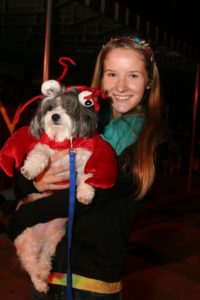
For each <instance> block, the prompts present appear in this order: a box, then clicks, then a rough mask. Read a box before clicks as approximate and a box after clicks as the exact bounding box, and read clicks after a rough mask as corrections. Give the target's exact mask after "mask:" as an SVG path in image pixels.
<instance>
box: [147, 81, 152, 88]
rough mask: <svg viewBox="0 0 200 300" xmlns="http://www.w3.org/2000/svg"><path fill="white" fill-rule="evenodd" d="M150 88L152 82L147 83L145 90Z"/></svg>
mask: <svg viewBox="0 0 200 300" xmlns="http://www.w3.org/2000/svg"><path fill="white" fill-rule="evenodd" d="M151 86H152V81H148V82H147V86H146V89H147V90H149V89H150V88H151Z"/></svg>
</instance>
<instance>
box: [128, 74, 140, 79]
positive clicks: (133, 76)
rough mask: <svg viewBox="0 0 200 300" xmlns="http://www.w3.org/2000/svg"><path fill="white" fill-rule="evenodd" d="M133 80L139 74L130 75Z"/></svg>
mask: <svg viewBox="0 0 200 300" xmlns="http://www.w3.org/2000/svg"><path fill="white" fill-rule="evenodd" d="M130 76H131V77H132V78H137V77H138V74H131V75H130Z"/></svg>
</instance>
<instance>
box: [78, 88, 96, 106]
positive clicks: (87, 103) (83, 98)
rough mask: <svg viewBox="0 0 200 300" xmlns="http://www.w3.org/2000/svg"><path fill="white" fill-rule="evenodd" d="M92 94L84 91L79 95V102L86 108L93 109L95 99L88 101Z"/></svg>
mask: <svg viewBox="0 0 200 300" xmlns="http://www.w3.org/2000/svg"><path fill="white" fill-rule="evenodd" d="M91 94H92V93H91V92H90V91H83V92H81V93H80V94H79V95H78V99H79V102H80V103H81V104H82V105H83V106H85V107H91V106H93V105H94V101H93V99H92V98H91V99H87V97H88V96H89V95H91Z"/></svg>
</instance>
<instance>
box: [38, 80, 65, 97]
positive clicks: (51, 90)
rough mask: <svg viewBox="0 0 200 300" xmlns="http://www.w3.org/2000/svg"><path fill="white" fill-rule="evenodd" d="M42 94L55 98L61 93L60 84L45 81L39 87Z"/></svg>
mask: <svg viewBox="0 0 200 300" xmlns="http://www.w3.org/2000/svg"><path fill="white" fill-rule="evenodd" d="M41 91H42V94H43V95H45V96H55V95H56V94H58V93H60V92H61V91H62V89H61V86H60V83H59V82H58V81H56V80H46V81H44V82H43V84H42V86H41Z"/></svg>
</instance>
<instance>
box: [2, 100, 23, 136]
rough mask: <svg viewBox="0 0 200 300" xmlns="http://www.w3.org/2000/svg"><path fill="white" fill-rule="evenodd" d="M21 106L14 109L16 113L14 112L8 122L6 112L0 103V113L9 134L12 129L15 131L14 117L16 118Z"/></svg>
mask: <svg viewBox="0 0 200 300" xmlns="http://www.w3.org/2000/svg"><path fill="white" fill-rule="evenodd" d="M21 106H22V104H19V105H18V107H17V109H16V112H15V115H14V117H13V119H12V120H10V118H9V116H8V113H7V110H6V108H5V106H4V105H3V104H2V103H1V102H0V113H1V115H2V117H3V119H4V121H5V123H6V126H7V128H8V130H9V132H10V134H12V133H13V131H14V129H15V126H16V125H14V124H15V120H16V117H17V113H18V110H19V109H20V108H21Z"/></svg>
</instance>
